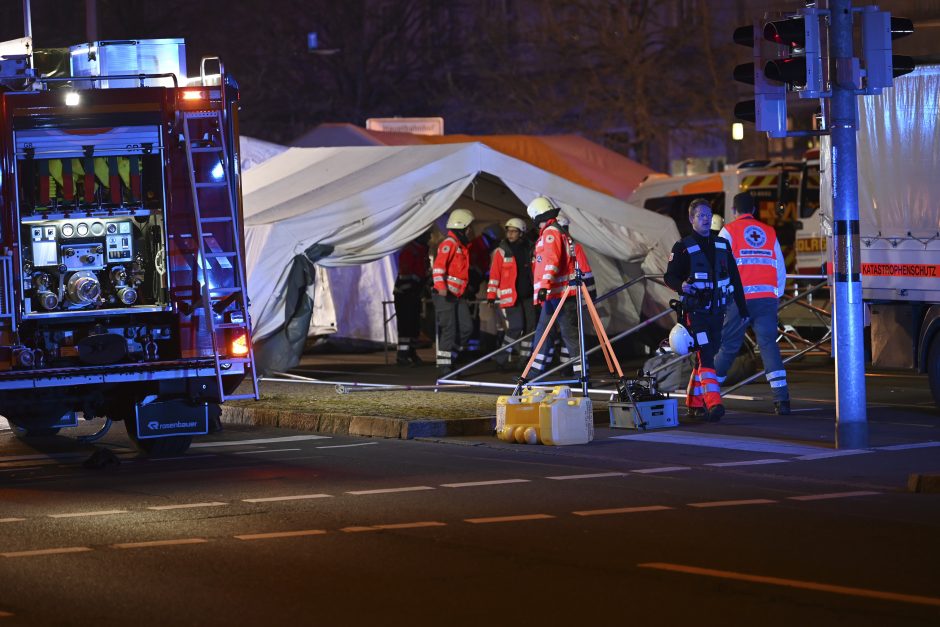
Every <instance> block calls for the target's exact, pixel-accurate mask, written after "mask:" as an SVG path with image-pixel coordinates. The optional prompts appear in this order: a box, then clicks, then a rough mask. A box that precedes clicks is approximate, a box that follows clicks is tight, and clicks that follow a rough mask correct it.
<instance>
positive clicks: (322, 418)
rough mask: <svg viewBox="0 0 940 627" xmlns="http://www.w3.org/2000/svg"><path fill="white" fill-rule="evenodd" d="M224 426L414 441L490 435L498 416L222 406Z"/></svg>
mask: <svg viewBox="0 0 940 627" xmlns="http://www.w3.org/2000/svg"><path fill="white" fill-rule="evenodd" d="M221 419H222V422H223V424H236V425H252V426H266V427H280V428H284V429H297V430H298V431H318V432H320V433H336V434H341V435H358V436H364V437H378V438H398V439H402V440H410V439H413V438H426V437H446V436H459V435H489V434H492V433H493V430H494V429H495V428H496V417H495V416H484V417H481V418H461V419H455V420H445V419H422V420H407V419H405V418H388V417H384V416H354V415H349V414H334V413H316V412H298V411H292V410H281V409H260V408H252V407H237V406H232V405H222V418H221Z"/></svg>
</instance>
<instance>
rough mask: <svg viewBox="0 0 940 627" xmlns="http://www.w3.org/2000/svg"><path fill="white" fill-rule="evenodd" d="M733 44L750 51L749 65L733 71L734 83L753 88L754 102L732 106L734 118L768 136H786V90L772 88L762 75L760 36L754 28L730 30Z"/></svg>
mask: <svg viewBox="0 0 940 627" xmlns="http://www.w3.org/2000/svg"><path fill="white" fill-rule="evenodd" d="M734 42H735V43H737V44H741V45H742V46H749V47H750V48H752V49H753V58H754V60H753V62H751V63H742V64H741V65H738V66H736V67H735V68H734V80H736V81H739V82H741V83H747V84H748V85H753V86H754V100H744V101H742V102H739V103H737V104H736V105H735V107H734V116H735V117H736V118H738V119H739V120H744V121H746V122H752V123H753V124H754V126H755V128H756V129H757V130H758V131H765V132H767V133H769V134H770V136H771V137H785V136H786V134H787V89H786V87H785V86H784V85H775V84H773V83H771V82H770V81H768V80H767V78H766V77H765V76H764V71H763V68H764V66H763V63H762V62H761V37H760V36H759V29H758V27H757V26H755V25H750V26H742V27H740V28H737V29H735V31H734Z"/></svg>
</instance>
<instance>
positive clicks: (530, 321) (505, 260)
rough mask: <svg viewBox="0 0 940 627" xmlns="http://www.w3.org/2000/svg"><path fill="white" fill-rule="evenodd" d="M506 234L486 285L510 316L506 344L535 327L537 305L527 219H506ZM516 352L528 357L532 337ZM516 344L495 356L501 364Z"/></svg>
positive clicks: (488, 293)
mask: <svg viewBox="0 0 940 627" xmlns="http://www.w3.org/2000/svg"><path fill="white" fill-rule="evenodd" d="M505 228H506V238H505V239H504V240H503V241H501V242H500V243H499V246H497V247H496V250H495V251H493V258H492V261H491V263H490V280H489V283H488V284H487V287H486V299H487V301H489V302H490V303H492V304H494V305H498V306H499V307H500V309H501V310H502V312H503V314H504V315H505V316H506V322H507V324H508V326H509V328H508V329H507V331H506V334H505V336H504V339H503V344H504V345H506V344H512V343H513V342H514V341H516V340H518V339H519V338H520V337H522V336H523V335H524V334H526V333H531V332H532V330H533V329H534V328H535V322H536V316H535V305H534V304H533V303H532V294H533V291H532V246H531V244H530V243H529V242H528V241H527V240H526V238H525V231H526V228H525V222H524V221H522V220H521V219H519V218H510V219H509V220H507V221H506V224H505ZM515 349H516V353H517V354H518V355H520V356H521V357H523V358H528V356H529V352H530V351H531V350H532V340H525V341H523V342H522V343H521V344H519V345H517V346H516V347H515ZM512 352H513V348H507V349H506V350H505V351H503V352H500V353H497V354H496V357H494V358H493V359H494V361H496V363H497V364H499V366H501V367H503V366H506V365H507V364H508V363H509V358H510V356H511V355H512Z"/></svg>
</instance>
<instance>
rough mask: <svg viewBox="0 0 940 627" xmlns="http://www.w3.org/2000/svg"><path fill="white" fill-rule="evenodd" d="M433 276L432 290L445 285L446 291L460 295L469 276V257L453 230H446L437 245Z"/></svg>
mask: <svg viewBox="0 0 940 627" xmlns="http://www.w3.org/2000/svg"><path fill="white" fill-rule="evenodd" d="M431 274H432V276H433V277H434V290H435V291H438V290H440V289H441V288H443V287H444V286H445V285H446V286H447V291H448V292H449V293H451V294H453V295H454V296H458V297H459V296H462V295H463V293H464V291H465V290H466V289H467V280H468V279H469V278H470V257H469V256H468V253H467V247H466V246H464V245H463V244H461V243H460V240H459V239H457V236H456V235H454V233H453V231H448V232H447V237H445V238H444V241H442V242H441V243H440V244H439V245H438V247H437V255H436V256H435V257H434V265H433V267H432V270H431Z"/></svg>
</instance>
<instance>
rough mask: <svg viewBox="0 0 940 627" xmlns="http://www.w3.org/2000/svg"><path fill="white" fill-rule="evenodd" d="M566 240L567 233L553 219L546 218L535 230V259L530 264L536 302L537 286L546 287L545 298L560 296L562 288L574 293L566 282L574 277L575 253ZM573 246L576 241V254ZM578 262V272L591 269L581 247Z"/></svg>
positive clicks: (572, 287) (587, 271) (572, 288)
mask: <svg viewBox="0 0 940 627" xmlns="http://www.w3.org/2000/svg"><path fill="white" fill-rule="evenodd" d="M570 241H571V237H570V236H569V235H568V234H567V233H566V232H565V231H564V229H562V228H561V227H560V226H558V224H556V221H555V220H554V219H553V220H549V221H548V222H547V223H546V224H545V227H544V228H543V229H542V231H541V232H540V233H539V239H538V241H537V242H536V243H535V261H534V262H533V264H532V279H533V286H532V287H533V288H534V290H535V295H534V298H535V299H536V302H538V293H539V290H548V297H547V298H548V300H555V299H558V298H561V295H562V294H563V293H564V292H565V290H566V289H567V290H568V293H569V294H574V292H575V288H574V286H569V285H568V282H569V281H570V280H571V279H573V278H574V260H575V257H574V256H572V255H571V254H570V250H569V243H570ZM577 248H578V246H577V245H576V247H575V254H576V255H577ZM578 262H579V264H578V265H580V266H581V271H582V273H590V272H591V268H590V266H589V265H588V263H587V257H585V256H584V251H583V250H582V251H581V257H579V258H578Z"/></svg>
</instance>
